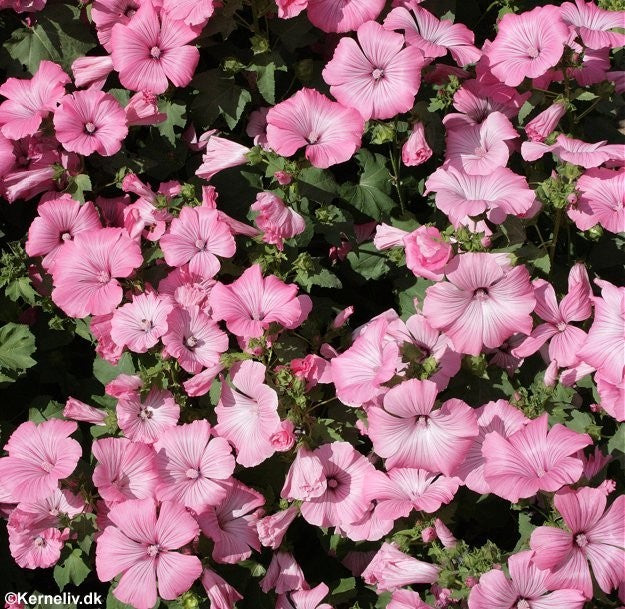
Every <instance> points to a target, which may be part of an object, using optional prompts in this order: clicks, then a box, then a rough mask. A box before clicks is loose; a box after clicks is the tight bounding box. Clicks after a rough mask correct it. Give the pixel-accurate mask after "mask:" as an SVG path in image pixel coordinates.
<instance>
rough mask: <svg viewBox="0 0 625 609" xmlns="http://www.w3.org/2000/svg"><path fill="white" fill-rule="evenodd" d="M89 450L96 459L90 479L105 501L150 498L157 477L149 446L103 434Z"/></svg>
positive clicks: (153, 455)
mask: <svg viewBox="0 0 625 609" xmlns="http://www.w3.org/2000/svg"><path fill="white" fill-rule="evenodd" d="M91 452H92V453H93V456H94V457H95V458H96V459H97V460H98V464H97V465H96V466H95V469H94V470H93V483H94V484H95V486H96V487H97V489H98V492H99V493H100V496H101V497H102V499H104V501H106V502H107V504H109V505H111V504H115V503H119V502H122V501H126V500H128V499H150V498H153V497H154V491H155V489H156V486H157V484H158V481H159V477H158V472H157V471H156V464H155V460H154V457H155V453H154V451H153V450H152V447H151V446H147V445H146V444H139V443H135V442H131V441H130V440H128V439H127V438H102V439H101V440H95V442H93V445H92V448H91Z"/></svg>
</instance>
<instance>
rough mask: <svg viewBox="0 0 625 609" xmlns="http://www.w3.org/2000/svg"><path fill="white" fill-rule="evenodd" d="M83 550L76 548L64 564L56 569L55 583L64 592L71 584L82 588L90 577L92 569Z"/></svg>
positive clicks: (60, 564)
mask: <svg viewBox="0 0 625 609" xmlns="http://www.w3.org/2000/svg"><path fill="white" fill-rule="evenodd" d="M84 556H85V555H84V554H83V552H82V550H80V549H79V548H76V549H75V550H73V551H72V553H71V554H70V555H69V556H68V557H67V558H66V559H65V560H64V561H63V562H62V563H59V564H57V565H56V566H55V567H54V581H56V583H57V584H58V586H59V589H60V590H61V591H62V590H63V588H65V586H67V584H69V583H70V582H71V583H72V584H74V585H75V586H80V584H82V582H84V581H85V579H86V578H87V575H89V573H90V571H91V569H90V568H89V566H88V565H87V563H86V562H85V560H84Z"/></svg>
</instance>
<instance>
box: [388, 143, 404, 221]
mask: <svg viewBox="0 0 625 609" xmlns="http://www.w3.org/2000/svg"><path fill="white" fill-rule="evenodd" d="M389 147H390V149H391V166H392V167H393V183H394V184H395V190H397V197H398V198H399V206H400V207H401V213H402V214H404V213H405V212H406V207H405V205H404V195H403V194H402V191H401V185H400V183H399V172H400V169H399V168H400V165H401V161H400V160H399V159H396V158H395V151H394V150H393V146H389ZM399 155H401V152H400V153H399Z"/></svg>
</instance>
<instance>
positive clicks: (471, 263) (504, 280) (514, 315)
mask: <svg viewBox="0 0 625 609" xmlns="http://www.w3.org/2000/svg"><path fill="white" fill-rule="evenodd" d="M446 274H447V279H448V280H449V281H448V282H441V283H437V284H436V285H433V286H431V287H429V288H428V289H427V291H426V296H425V301H424V304H423V314H424V315H425V317H426V318H427V320H428V321H429V322H430V325H431V326H432V327H433V328H436V329H438V330H442V331H443V332H445V333H446V334H447V335H448V336H449V337H450V338H451V340H452V342H453V344H454V347H455V348H456V350H457V351H459V352H460V353H468V354H470V355H479V353H480V352H481V350H482V348H483V347H489V348H495V347H499V346H500V345H501V344H502V343H503V341H504V340H506V339H507V338H509V337H510V336H512V334H514V333H516V332H523V333H525V334H529V333H530V331H531V328H532V318H531V317H530V313H531V312H532V310H533V309H534V305H535V303H536V301H535V298H534V294H533V290H532V284H531V283H530V281H529V273H528V272H527V269H526V268H525V267H524V266H517V267H514V268H510V267H507V266H506V267H504V266H502V265H501V264H499V262H498V258H497V257H496V256H494V255H493V254H483V253H467V254H461V255H460V256H456V257H455V258H454V259H452V261H451V262H450V263H449V264H448V265H447V271H446Z"/></svg>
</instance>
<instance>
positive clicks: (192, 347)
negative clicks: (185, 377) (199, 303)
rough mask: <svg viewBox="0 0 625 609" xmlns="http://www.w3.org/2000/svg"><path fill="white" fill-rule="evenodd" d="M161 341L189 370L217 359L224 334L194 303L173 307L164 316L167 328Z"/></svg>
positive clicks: (194, 371) (223, 347) (224, 344)
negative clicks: (184, 307) (192, 304)
mask: <svg viewBox="0 0 625 609" xmlns="http://www.w3.org/2000/svg"><path fill="white" fill-rule="evenodd" d="M162 341H163V344H164V345H165V347H166V348H167V352H168V353H169V354H170V355H172V356H173V357H175V358H176V359H177V360H178V362H179V363H180V365H181V366H182V368H183V369H184V370H186V371H187V372H190V373H191V374H197V373H198V372H201V371H202V368H210V367H212V366H214V365H215V364H217V363H219V358H220V356H221V354H222V353H224V352H225V351H226V350H227V349H228V335H227V334H226V333H225V332H223V331H222V330H220V329H219V326H218V325H217V324H216V323H215V322H214V321H213V320H212V319H211V318H210V317H209V316H208V315H206V313H203V312H202V311H201V310H200V309H199V308H198V307H196V306H192V307H189V308H188V309H182V308H180V307H174V309H173V310H172V312H171V313H170V314H169V316H168V317H167V332H166V333H165V334H164V335H163V336H162Z"/></svg>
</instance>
